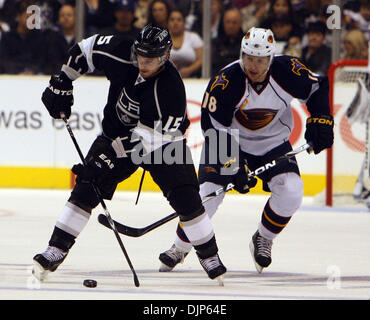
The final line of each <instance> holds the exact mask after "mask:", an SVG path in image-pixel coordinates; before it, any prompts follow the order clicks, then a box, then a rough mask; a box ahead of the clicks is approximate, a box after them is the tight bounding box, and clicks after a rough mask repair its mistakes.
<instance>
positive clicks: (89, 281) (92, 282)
mask: <svg viewBox="0 0 370 320" xmlns="http://www.w3.org/2000/svg"><path fill="white" fill-rule="evenodd" d="M83 285H84V286H85V287H88V288H95V287H96V286H97V285H98V283H97V282H96V281H95V280H92V279H86V280H84V282H83Z"/></svg>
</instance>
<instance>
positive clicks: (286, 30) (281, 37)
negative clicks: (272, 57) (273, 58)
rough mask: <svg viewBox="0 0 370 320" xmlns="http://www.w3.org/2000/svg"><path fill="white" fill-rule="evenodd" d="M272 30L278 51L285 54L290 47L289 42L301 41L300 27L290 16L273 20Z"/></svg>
mask: <svg viewBox="0 0 370 320" xmlns="http://www.w3.org/2000/svg"><path fill="white" fill-rule="evenodd" d="M271 30H272V32H273V33H274V36H275V40H276V53H284V54H285V52H284V51H285V50H286V48H287V47H289V44H291V43H292V42H294V43H297V42H298V43H299V42H300V37H301V33H300V28H299V27H298V26H297V25H296V24H295V23H294V22H293V21H292V20H291V19H289V18H288V17H280V18H275V19H273V20H271ZM295 55H297V54H295Z"/></svg>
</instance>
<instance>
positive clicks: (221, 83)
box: [210, 73, 229, 92]
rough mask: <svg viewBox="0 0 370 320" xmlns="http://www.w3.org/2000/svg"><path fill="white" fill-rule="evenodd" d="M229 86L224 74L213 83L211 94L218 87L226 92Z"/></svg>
mask: <svg viewBox="0 0 370 320" xmlns="http://www.w3.org/2000/svg"><path fill="white" fill-rule="evenodd" d="M228 85H229V80H227V79H226V76H225V74H224V73H222V74H221V76H216V79H215V81H213V83H212V86H211V89H210V92H211V91H212V90H213V89H214V88H216V87H217V86H221V89H222V90H225V89H226V87H227V86H228Z"/></svg>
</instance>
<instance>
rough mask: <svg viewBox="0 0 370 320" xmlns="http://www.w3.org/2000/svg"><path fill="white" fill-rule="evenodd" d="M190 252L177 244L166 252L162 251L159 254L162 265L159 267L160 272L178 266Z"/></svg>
mask: <svg viewBox="0 0 370 320" xmlns="http://www.w3.org/2000/svg"><path fill="white" fill-rule="evenodd" d="M188 253H189V252H186V251H184V250H181V248H179V247H177V246H176V245H175V244H173V245H172V247H171V248H170V249H168V250H167V251H165V252H162V253H161V254H160V255H159V260H160V261H161V265H160V267H159V272H169V271H171V270H172V269H173V268H175V267H176V265H178V264H179V263H183V262H184V259H185V257H186V256H187V255H188Z"/></svg>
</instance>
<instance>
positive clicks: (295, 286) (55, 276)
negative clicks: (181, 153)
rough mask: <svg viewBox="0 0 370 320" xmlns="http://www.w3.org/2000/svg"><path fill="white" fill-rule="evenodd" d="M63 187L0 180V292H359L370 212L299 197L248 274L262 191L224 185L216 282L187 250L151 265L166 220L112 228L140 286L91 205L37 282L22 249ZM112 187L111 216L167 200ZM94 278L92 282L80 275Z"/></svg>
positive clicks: (321, 295)
mask: <svg viewBox="0 0 370 320" xmlns="http://www.w3.org/2000/svg"><path fill="white" fill-rule="evenodd" d="M68 196H69V191H60V190H59V191H52V190H20V189H0V239H1V241H0V299H2V300H4V299H16V300H17V299H22V300H28V299H72V300H74V299H89V300H91V299H92V300H94V299H99V300H101V299H114V300H115V299H122V300H149V299H153V300H177V299H188V300H200V299H210V300H231V299H233V300H249V299H254V300H255V299H263V300H268V299H294V300H296V299H315V300H317V299H369V298H370V214H369V212H368V211H367V209H366V208H362V207H353V208H351V207H344V208H343V207H342V208H340V209H332V208H326V207H320V206H314V205H313V204H312V201H311V199H310V198H307V199H306V198H305V199H304V203H303V204H302V207H301V208H300V210H299V211H298V212H297V213H296V214H295V215H294V216H293V218H292V219H291V220H290V222H289V224H288V226H287V227H286V228H285V230H284V231H283V232H282V233H281V234H280V235H279V236H278V237H277V238H276V240H275V241H274V245H273V251H272V259H273V261H272V264H271V266H270V267H269V268H267V269H265V270H264V271H263V273H262V274H258V273H257V272H256V270H255V268H254V264H253V261H252V258H251V255H250V253H249V249H248V244H249V241H250V239H251V237H252V235H253V233H254V232H255V231H256V228H257V225H258V223H259V221H260V216H261V213H262V209H263V207H264V204H265V201H266V200H267V196H250V195H244V196H243V195H230V194H228V195H227V196H226V197H225V201H224V203H223V204H222V206H221V207H220V208H219V211H218V212H217V213H216V215H215V216H214V218H213V220H212V221H213V225H214V229H215V233H216V239H217V242H218V245H219V249H220V251H219V253H220V257H221V259H222V261H223V263H224V264H225V265H226V267H227V268H228V273H227V274H226V275H225V277H224V286H223V287H220V286H218V283H217V282H216V281H212V280H210V279H208V277H207V276H206V274H205V272H204V271H203V269H202V268H201V266H200V264H199V262H198V260H197V258H196V255H195V253H194V252H191V253H190V254H189V255H188V257H187V258H186V259H185V262H184V264H182V265H179V266H177V267H176V268H175V269H174V271H172V272H170V273H159V272H158V267H159V260H158V256H159V253H160V252H162V251H164V250H166V249H168V248H169V247H170V246H171V245H172V242H173V238H174V233H175V228H176V223H177V222H176V220H173V221H171V222H169V223H167V224H165V225H164V226H162V227H160V228H158V229H156V230H153V231H152V232H150V233H148V234H146V235H144V236H142V237H140V238H129V237H126V236H121V237H122V241H123V243H124V245H125V247H126V249H127V252H128V254H129V256H130V258H131V261H132V263H133V265H134V267H135V269H136V272H137V275H138V277H139V280H140V284H141V286H140V287H139V288H136V287H135V286H134V283H133V277H132V274H131V271H130V269H129V267H128V265H127V263H126V260H125V258H124V256H123V253H122V252H121V249H120V248H119V246H118V243H117V240H116V239H115V237H114V234H113V232H112V231H111V230H109V229H107V228H105V227H103V226H102V225H100V224H99V223H98V222H97V215H98V213H101V212H102V210H101V207H100V206H99V207H98V208H97V209H95V211H94V212H93V215H92V217H91V219H90V221H89V223H88V225H87V227H86V228H85V230H83V232H82V233H81V235H80V237H79V238H78V239H77V241H76V244H75V245H74V247H73V248H72V250H71V251H70V253H69V255H68V257H67V259H66V260H65V262H64V263H63V264H62V265H61V266H60V267H59V269H58V270H57V271H56V272H54V273H51V274H50V275H49V277H48V279H47V280H46V281H45V282H43V283H41V284H39V283H37V282H36V281H34V279H33V277H32V276H31V265H32V257H33V256H34V255H35V254H36V253H39V252H42V251H44V249H45V248H46V246H47V242H48V240H49V237H50V235H51V232H52V230H53V228H54V224H55V221H56V219H57V217H58V215H59V212H60V210H61V208H62V207H63V205H64V203H65V202H66V200H67V198H68ZM135 199H136V193H129V192H117V193H116V194H115V197H114V199H113V200H112V201H107V202H106V204H107V206H108V209H109V211H110V213H111V215H112V217H113V218H114V219H116V220H118V221H120V222H122V223H125V224H127V225H130V226H135V227H143V226H146V225H148V224H151V223H152V222H154V221H156V220H158V219H160V218H162V217H164V216H166V215H168V214H170V213H172V212H173V210H172V209H171V208H170V206H169V205H168V203H167V201H166V200H165V199H164V198H163V196H162V195H161V194H159V193H145V192H144V193H142V194H141V197H140V201H139V204H138V205H137V206H135ZM87 278H91V279H95V280H97V281H98V286H97V287H96V288H86V287H84V286H83V285H82V282H83V280H84V279H87Z"/></svg>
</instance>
